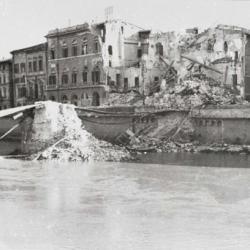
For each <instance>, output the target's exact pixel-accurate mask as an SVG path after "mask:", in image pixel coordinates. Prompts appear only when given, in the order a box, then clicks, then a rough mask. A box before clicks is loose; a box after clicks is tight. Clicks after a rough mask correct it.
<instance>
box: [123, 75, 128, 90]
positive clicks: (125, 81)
mask: <svg viewBox="0 0 250 250" xmlns="http://www.w3.org/2000/svg"><path fill="white" fill-rule="evenodd" d="M124 91H128V78H127V77H126V78H124Z"/></svg>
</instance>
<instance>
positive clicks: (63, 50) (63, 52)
mask: <svg viewBox="0 0 250 250" xmlns="http://www.w3.org/2000/svg"><path fill="white" fill-rule="evenodd" d="M62 56H63V57H68V48H67V47H64V48H63V49H62Z"/></svg>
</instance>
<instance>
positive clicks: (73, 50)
mask: <svg viewBox="0 0 250 250" xmlns="http://www.w3.org/2000/svg"><path fill="white" fill-rule="evenodd" d="M72 56H77V45H74V46H73V47H72Z"/></svg>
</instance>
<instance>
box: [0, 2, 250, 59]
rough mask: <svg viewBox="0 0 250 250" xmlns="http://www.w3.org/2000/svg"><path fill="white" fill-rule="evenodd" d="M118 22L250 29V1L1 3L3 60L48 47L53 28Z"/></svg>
mask: <svg viewBox="0 0 250 250" xmlns="http://www.w3.org/2000/svg"><path fill="white" fill-rule="evenodd" d="M108 6H114V14H113V16H114V17H119V18H122V19H124V20H126V21H128V22H130V23H134V24H137V25H138V26H140V27H143V28H146V29H148V28H152V29H154V30H162V31H168V30H182V29H185V28H190V27H196V26H198V27H201V28H206V27H211V26H215V25H217V24H230V25H238V26H242V27H245V28H249V29H250V14H249V11H250V0H152V1H149V0H126V1H124V0H116V1H115V0H0V32H1V35H0V59H1V58H3V57H5V58H6V57H10V54H9V51H12V50H15V49H20V48H24V47H28V46H32V45H34V44H37V43H40V42H45V41H46V40H45V38H44V36H45V35H46V34H47V32H48V31H49V30H51V29H54V28H62V27H67V26H69V25H76V24H81V23H84V22H86V21H87V22H91V21H94V22H99V21H103V20H104V16H105V15H104V10H105V8H106V7H108Z"/></svg>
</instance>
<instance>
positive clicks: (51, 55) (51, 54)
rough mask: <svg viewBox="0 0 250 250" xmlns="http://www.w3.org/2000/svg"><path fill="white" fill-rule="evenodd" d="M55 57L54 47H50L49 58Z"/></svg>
mask: <svg viewBox="0 0 250 250" xmlns="http://www.w3.org/2000/svg"><path fill="white" fill-rule="evenodd" d="M55 58H56V56H55V50H54V49H51V50H50V59H52V60H53V59H55Z"/></svg>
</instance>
